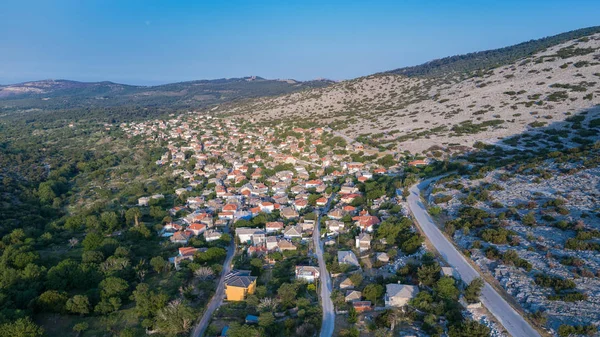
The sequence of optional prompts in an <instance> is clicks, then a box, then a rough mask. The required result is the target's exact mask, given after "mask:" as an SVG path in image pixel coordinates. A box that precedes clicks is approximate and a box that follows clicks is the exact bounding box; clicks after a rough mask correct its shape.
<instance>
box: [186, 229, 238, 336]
mask: <svg viewBox="0 0 600 337" xmlns="http://www.w3.org/2000/svg"><path fill="white" fill-rule="evenodd" d="M234 253H235V247H234V240H233V239H232V240H231V243H230V244H229V247H228V248H227V257H225V262H223V271H222V272H221V277H220V279H219V285H218V286H217V291H215V294H214V295H213V297H212V298H211V299H210V302H209V303H208V306H207V307H206V311H204V314H203V315H202V318H201V319H200V322H198V325H196V327H195V328H194V331H192V337H200V336H204V332H205V331H206V328H208V323H209V322H210V318H211V317H212V315H213V313H214V312H215V310H217V308H218V307H220V306H221V304H222V303H223V298H224V297H225V296H224V292H225V276H226V275H227V274H229V272H230V271H231V261H232V260H233V255H234Z"/></svg>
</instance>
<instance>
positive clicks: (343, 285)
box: [340, 277, 354, 289]
mask: <svg viewBox="0 0 600 337" xmlns="http://www.w3.org/2000/svg"><path fill="white" fill-rule="evenodd" d="M340 289H354V282H352V280H351V279H350V278H349V277H346V278H345V279H344V280H343V281H342V282H340Z"/></svg>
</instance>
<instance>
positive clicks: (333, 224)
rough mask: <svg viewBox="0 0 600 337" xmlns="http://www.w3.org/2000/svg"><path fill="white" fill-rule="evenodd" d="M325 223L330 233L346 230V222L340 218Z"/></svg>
mask: <svg viewBox="0 0 600 337" xmlns="http://www.w3.org/2000/svg"><path fill="white" fill-rule="evenodd" d="M325 225H326V226H327V231H328V232H330V233H339V232H341V231H343V230H344V223H343V222H341V221H338V220H327V221H325Z"/></svg>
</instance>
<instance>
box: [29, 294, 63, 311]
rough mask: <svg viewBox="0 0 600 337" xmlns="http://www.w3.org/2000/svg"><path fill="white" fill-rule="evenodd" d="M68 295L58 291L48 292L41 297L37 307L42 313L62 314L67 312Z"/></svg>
mask: <svg viewBox="0 0 600 337" xmlns="http://www.w3.org/2000/svg"><path fill="white" fill-rule="evenodd" d="M68 299H69V298H68V297H67V294H66V293H64V292H59V291H56V290H48V291H46V292H44V293H42V294H41V295H40V297H38V299H37V301H36V307H37V308H38V309H40V310H42V311H47V312H56V313H61V312H63V311H64V310H65V304H66V303H67V300H68Z"/></svg>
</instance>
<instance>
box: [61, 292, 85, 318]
mask: <svg viewBox="0 0 600 337" xmlns="http://www.w3.org/2000/svg"><path fill="white" fill-rule="evenodd" d="M66 308H67V310H68V311H69V312H72V313H74V314H80V315H81V316H83V315H86V314H89V313H90V300H89V299H88V297H87V296H85V295H75V296H73V297H71V298H69V300H68V301H67V304H66Z"/></svg>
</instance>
